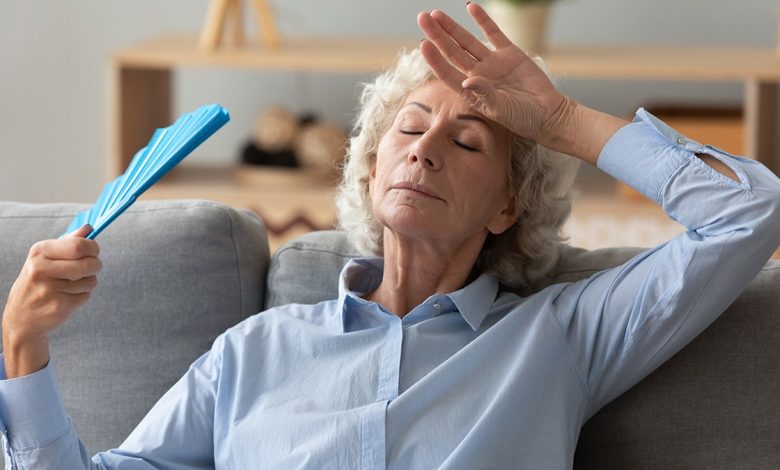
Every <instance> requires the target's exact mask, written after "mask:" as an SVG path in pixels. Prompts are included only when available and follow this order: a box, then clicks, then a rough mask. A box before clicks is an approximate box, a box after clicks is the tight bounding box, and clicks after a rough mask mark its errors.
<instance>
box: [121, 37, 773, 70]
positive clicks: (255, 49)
mask: <svg viewBox="0 0 780 470" xmlns="http://www.w3.org/2000/svg"><path fill="white" fill-rule="evenodd" d="M418 43H419V40H418V39H401V38H375V37H297V38H296V37H294V38H285V39H284V42H283V43H282V45H281V46H280V47H278V48H268V47H264V46H262V45H260V44H257V43H250V44H248V45H247V46H245V47H240V48H237V47H230V46H224V47H223V48H221V49H218V50H217V51H216V52H211V53H209V52H204V51H203V50H201V49H199V48H198V42H197V37H196V36H195V35H178V36H168V37H162V38H159V39H154V40H151V41H147V42H143V43H141V44H138V45H135V46H132V47H128V48H125V49H122V50H120V51H118V52H117V53H115V54H114V55H113V60H114V62H115V63H116V64H118V65H122V66H132V67H137V68H147V67H148V68H171V67H211V66H217V67H235V68H267V69H280V70H310V71H334V72H339V71H340V72H364V71H378V70H382V69H385V68H387V67H388V66H390V65H392V63H393V62H394V60H395V58H396V57H397V56H398V54H399V51H400V50H402V49H403V48H406V49H411V48H414V47H417V44H418ZM543 57H544V59H545V61H546V62H547V64H548V65H549V67H550V69H551V71H552V72H553V73H555V74H559V75H562V76H563V78H566V77H576V78H609V79H652V80H667V79H668V80H704V81H710V80H712V81H741V80H745V79H754V78H755V79H759V80H767V81H775V80H780V58H778V55H777V53H776V50H775V49H774V48H769V47H764V48H761V47H740V48H736V47H679V46H674V45H669V46H608V45H603V46H599V45H582V46H567V45H562V46H556V47H552V48H551V49H550V50H549V51H548V52H546V53H545V54H543Z"/></svg>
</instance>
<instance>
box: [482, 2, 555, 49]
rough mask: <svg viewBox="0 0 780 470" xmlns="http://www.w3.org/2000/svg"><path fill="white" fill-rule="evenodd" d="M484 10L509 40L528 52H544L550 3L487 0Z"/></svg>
mask: <svg viewBox="0 0 780 470" xmlns="http://www.w3.org/2000/svg"><path fill="white" fill-rule="evenodd" d="M485 10H486V11H487V12H488V14H489V15H490V17H491V18H493V20H494V21H495V22H496V24H497V25H498V27H499V28H501V31H503V32H504V34H506V36H507V37H508V38H509V40H510V41H512V42H513V43H515V44H516V45H517V46H518V47H519V48H521V49H523V50H524V51H526V52H528V53H536V54H541V53H542V52H544V49H545V43H546V34H547V20H548V17H549V13H550V5H549V3H547V2H535V3H528V4H513V3H510V2H505V1H502V0H488V1H487V2H486V3H485Z"/></svg>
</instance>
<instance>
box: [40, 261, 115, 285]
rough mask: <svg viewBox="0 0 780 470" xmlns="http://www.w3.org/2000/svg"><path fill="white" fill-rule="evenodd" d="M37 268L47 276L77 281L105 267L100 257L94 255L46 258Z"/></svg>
mask: <svg viewBox="0 0 780 470" xmlns="http://www.w3.org/2000/svg"><path fill="white" fill-rule="evenodd" d="M36 268H37V270H38V271H39V272H40V274H41V275H42V276H44V277H47V278H51V279H63V280H66V281H77V280H79V279H82V278H85V277H89V276H96V275H97V274H99V273H100V271H101V270H102V269H103V262H102V261H100V258H94V257H87V258H81V259H78V260H44V261H43V262H41V263H39V265H38V266H37V267H36Z"/></svg>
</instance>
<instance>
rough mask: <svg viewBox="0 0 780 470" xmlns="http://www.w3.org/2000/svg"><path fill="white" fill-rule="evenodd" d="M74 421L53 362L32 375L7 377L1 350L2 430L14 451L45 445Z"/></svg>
mask: <svg viewBox="0 0 780 470" xmlns="http://www.w3.org/2000/svg"><path fill="white" fill-rule="evenodd" d="M69 426H70V420H69V419H68V415H67V414H66V413H65V406H64V405H63V403H62V396H61V395H60V389H59V386H58V384H57V379H56V378H55V376H54V368H53V367H52V364H51V361H50V362H49V364H48V365H47V366H46V367H44V368H43V369H41V370H39V371H37V372H34V373H32V374H30V375H25V376H23V377H17V378H14V379H8V378H6V373H5V354H2V353H0V430H2V432H3V434H5V438H6V439H8V442H9V443H10V445H11V448H12V449H13V450H14V451H24V450H26V449H30V448H36V447H41V446H43V445H46V444H48V443H49V442H51V441H53V440H54V439H56V438H57V437H59V436H61V435H63V434H64V433H66V432H67V431H68V428H69Z"/></svg>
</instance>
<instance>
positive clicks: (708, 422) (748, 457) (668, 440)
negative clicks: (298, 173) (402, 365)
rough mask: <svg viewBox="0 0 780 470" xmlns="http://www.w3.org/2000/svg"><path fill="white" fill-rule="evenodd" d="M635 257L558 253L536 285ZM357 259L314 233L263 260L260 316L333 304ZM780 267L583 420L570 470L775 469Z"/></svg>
mask: <svg viewBox="0 0 780 470" xmlns="http://www.w3.org/2000/svg"><path fill="white" fill-rule="evenodd" d="M640 251H641V249H640V248H610V249H600V250H593V251H588V250H583V249H581V248H573V247H568V246H564V247H562V252H561V259H560V260H559V262H558V264H557V265H556V266H555V268H554V269H553V271H552V272H551V273H550V275H549V276H548V277H547V278H546V279H544V281H543V283H542V284H543V285H542V287H543V286H544V285H549V284H552V283H555V282H568V281H576V280H578V279H582V278H584V277H587V276H589V275H591V274H593V273H595V272H598V271H601V270H603V269H607V268H610V267H612V266H617V265H619V264H621V263H623V262H625V261H627V260H628V259H630V258H631V257H632V256H634V255H636V254H637V253H639V252H640ZM354 256H357V252H356V250H355V249H354V248H353V247H351V246H350V244H349V243H348V242H347V240H346V236H345V234H343V233H339V232H313V233H310V234H307V235H305V236H303V237H301V238H299V239H297V240H294V241H292V242H290V243H288V244H287V245H285V246H284V247H282V248H281V249H279V250H278V251H277V252H276V254H275V255H274V257H273V259H272V260H271V267H270V269H269V274H268V285H267V286H268V287H267V290H268V292H271V293H272V294H271V295H269V296H268V297H267V299H266V302H267V305H266V307H270V306H275V305H281V304H285V303H292V302H300V303H315V302H318V301H320V300H324V299H329V298H334V297H335V296H336V295H337V289H338V274H339V272H340V270H341V268H342V266H343V265H344V264H345V263H346V262H347V261H348V260H349V259H350V258H352V257H354ZM778 286H780V261H770V262H769V263H767V265H766V266H765V267H764V269H763V270H762V271H761V272H760V273H759V274H758V276H757V277H756V278H755V279H754V280H753V282H752V283H751V284H750V286H749V287H748V289H747V290H746V291H745V292H744V293H743V294H742V295H741V296H740V297H739V298H738V299H737V300H736V301H735V302H734V304H733V305H731V306H730V307H729V309H728V310H727V311H726V312H725V313H724V314H723V315H722V316H721V317H720V318H719V319H718V320H716V321H715V322H714V323H713V324H712V325H711V326H710V327H709V328H708V329H707V330H706V331H705V332H704V333H703V334H701V335H700V336H699V337H698V338H697V339H696V340H694V341H693V342H692V343H691V344H690V345H688V346H687V347H686V348H684V349H683V350H682V351H681V352H680V353H678V354H677V355H676V356H674V357H673V358H672V359H671V360H669V361H668V362H667V363H665V364H664V365H663V366H661V367H660V368H659V369H658V370H656V371H655V372H654V373H652V374H651V375H650V376H648V377H647V378H646V379H645V380H643V381H642V382H640V383H639V384H638V385H636V386H635V387H634V388H632V389H631V390H629V391H628V392H627V393H625V394H624V395H622V396H621V397H619V398H618V399H617V400H615V401H613V402H612V403H610V404H608V405H607V406H605V407H604V408H603V409H602V410H601V411H600V412H599V413H597V414H596V415H595V416H594V417H593V418H591V419H590V420H589V421H588V422H587V423H586V425H585V426H584V427H583V429H582V432H581V434H580V438H579V443H578V447H577V454H576V456H575V468H577V469H601V468H627V469H657V468H712V469H731V468H780V420H778V419H777V418H778V416H780V380H778V377H780V347H778V345H779V344H780V308H779V307H778V305H780V289H778Z"/></svg>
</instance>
